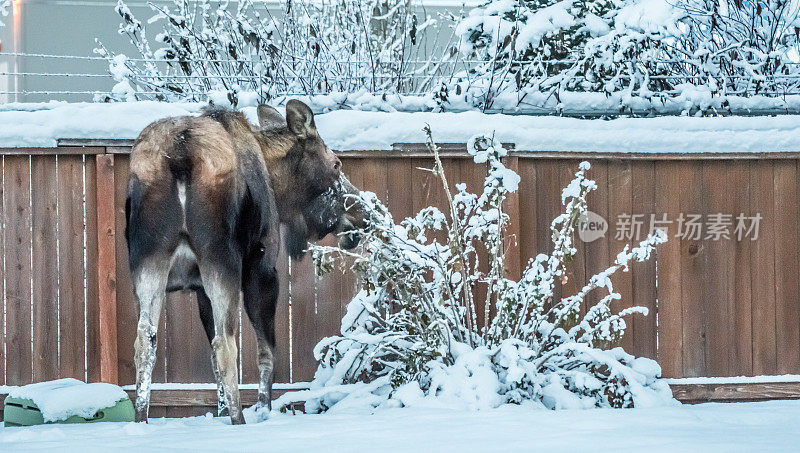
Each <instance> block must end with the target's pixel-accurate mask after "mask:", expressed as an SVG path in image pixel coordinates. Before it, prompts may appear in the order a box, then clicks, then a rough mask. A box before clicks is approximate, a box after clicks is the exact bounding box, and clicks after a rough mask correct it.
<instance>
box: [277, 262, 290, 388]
mask: <svg viewBox="0 0 800 453" xmlns="http://www.w3.org/2000/svg"><path fill="white" fill-rule="evenodd" d="M276 268H277V270H278V284H279V285H280V289H279V291H280V292H279V295H278V306H277V307H276V310H275V357H274V358H273V360H274V373H275V374H274V380H275V382H291V378H290V377H291V374H290V373H289V369H290V368H291V366H292V365H291V363H290V362H289V357H290V352H291V349H290V348H289V344H290V338H289V332H290V329H289V326H290V323H291V319H290V318H289V256H288V255H287V254H286V250H284V249H283V246H281V252H280V254H278V265H277V266H276Z"/></svg>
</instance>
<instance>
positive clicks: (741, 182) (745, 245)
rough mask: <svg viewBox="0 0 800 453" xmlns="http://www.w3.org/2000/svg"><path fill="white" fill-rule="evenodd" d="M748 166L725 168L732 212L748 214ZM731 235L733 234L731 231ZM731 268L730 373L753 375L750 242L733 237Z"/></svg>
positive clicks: (749, 189) (738, 165)
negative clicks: (726, 169) (731, 364)
mask: <svg viewBox="0 0 800 453" xmlns="http://www.w3.org/2000/svg"><path fill="white" fill-rule="evenodd" d="M750 167H751V162H746V163H743V164H738V163H737V165H734V166H733V167H732V168H731V169H730V170H729V171H728V183H727V184H726V189H725V190H726V191H727V192H728V194H729V196H730V200H731V205H730V206H731V214H733V216H734V218H736V217H737V216H739V215H742V214H744V215H750V192H751V190H752V189H751V183H750ZM734 236H736V235H735V234H734ZM731 240H732V245H733V252H732V253H733V256H732V258H731V259H732V269H731V270H730V272H728V281H729V283H728V291H729V292H731V293H732V294H729V295H728V297H727V298H726V299H727V300H728V311H729V312H730V313H732V319H731V345H730V348H731V349H730V352H731V354H732V355H731V361H732V363H733V366H732V369H731V370H730V371H731V374H735V375H738V376H743V375H744V376H752V374H753V334H752V332H753V326H752V313H751V305H752V303H751V299H752V297H751V281H750V266H751V262H752V261H751V258H752V257H751V252H750V247H751V241H750V240H749V239H745V240H739V238H738V237H732V238H731Z"/></svg>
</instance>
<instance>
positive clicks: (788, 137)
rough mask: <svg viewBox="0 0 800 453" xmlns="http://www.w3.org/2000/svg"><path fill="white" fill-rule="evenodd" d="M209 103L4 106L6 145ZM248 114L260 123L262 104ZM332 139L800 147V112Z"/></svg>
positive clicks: (466, 123)
mask: <svg viewBox="0 0 800 453" xmlns="http://www.w3.org/2000/svg"><path fill="white" fill-rule="evenodd" d="M202 106H203V104H199V103H160V102H154V101H140V102H125V103H109V104H101V103H63V102H50V103H45V104H5V105H0V148H14V147H55V146H56V144H57V140H58V139H60V138H94V139H120V138H121V139H133V138H136V136H137V135H138V134H139V132H140V131H141V130H142V129H143V128H144V127H145V126H146V125H147V124H149V123H150V122H152V121H155V120H157V119H159V118H164V117H168V116H174V115H196V114H198V113H199V112H200V109H201V108H202ZM243 110H244V112H245V113H246V114H247V115H248V116H249V117H250V118H251V120H253V121H255V108H253V107H248V108H245V109H243ZM316 124H317V128H318V129H319V132H320V135H321V136H322V137H323V138H324V139H325V141H326V142H327V144H328V145H329V146H330V147H331V148H334V149H340V150H387V149H392V144H393V143H403V142H423V141H424V139H425V137H424V134H423V132H422V128H423V127H424V126H425V125H426V124H430V126H431V129H432V130H433V133H434V138H435V139H436V140H437V141H439V142H462V143H463V142H465V141H466V140H467V139H468V138H469V137H471V136H473V135H475V133H476V132H481V131H484V132H488V133H492V132H493V133H494V134H495V137H496V138H497V139H499V140H501V141H503V142H510V143H515V144H516V149H518V150H527V151H574V152H653V153H659V152H669V153H676V152H678V153H680V152H685V153H703V152H737V153H741V152H800V116H798V115H785V116H775V117H659V118H620V119H614V120H599V119H592V120H584V119H576V118H562V117H548V116H520V115H502V114H484V113H480V112H462V113H430V112H417V113H399V112H365V111H353V110H336V111H332V112H329V113H324V114H320V115H317V117H316Z"/></svg>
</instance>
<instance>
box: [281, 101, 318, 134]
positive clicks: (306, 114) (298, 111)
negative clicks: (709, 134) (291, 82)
mask: <svg viewBox="0 0 800 453" xmlns="http://www.w3.org/2000/svg"><path fill="white" fill-rule="evenodd" d="M286 124H287V125H288V126H289V130H290V131H292V133H293V134H294V135H296V136H298V137H299V138H306V137H308V136H309V135H311V134H312V133H314V132H315V131H316V128H317V126H316V125H315V124H314V113H313V112H312V111H311V109H310V108H309V107H308V106H307V105H305V104H303V103H302V102H300V101H298V100H297V99H292V100H291V101H289V102H287V103H286Z"/></svg>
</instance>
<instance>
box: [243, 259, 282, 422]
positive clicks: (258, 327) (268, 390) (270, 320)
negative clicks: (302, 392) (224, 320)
mask: <svg viewBox="0 0 800 453" xmlns="http://www.w3.org/2000/svg"><path fill="white" fill-rule="evenodd" d="M272 262H273V260H271V259H269V258H268V257H267V256H260V257H258V259H256V260H254V262H251V263H250V264H249V265H248V264H245V268H244V269H243V273H244V281H243V285H242V292H243V294H244V307H245V311H246V312H247V316H248V317H249V318H250V322H252V323H253V328H254V329H255V332H256V338H257V339H258V374H259V380H258V403H257V405H258V407H267V408H269V409H270V410H272V381H273V375H274V351H275V306H276V303H277V300H278V290H279V287H278V275H277V271H276V270H275V266H274V265H273V264H272Z"/></svg>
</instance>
